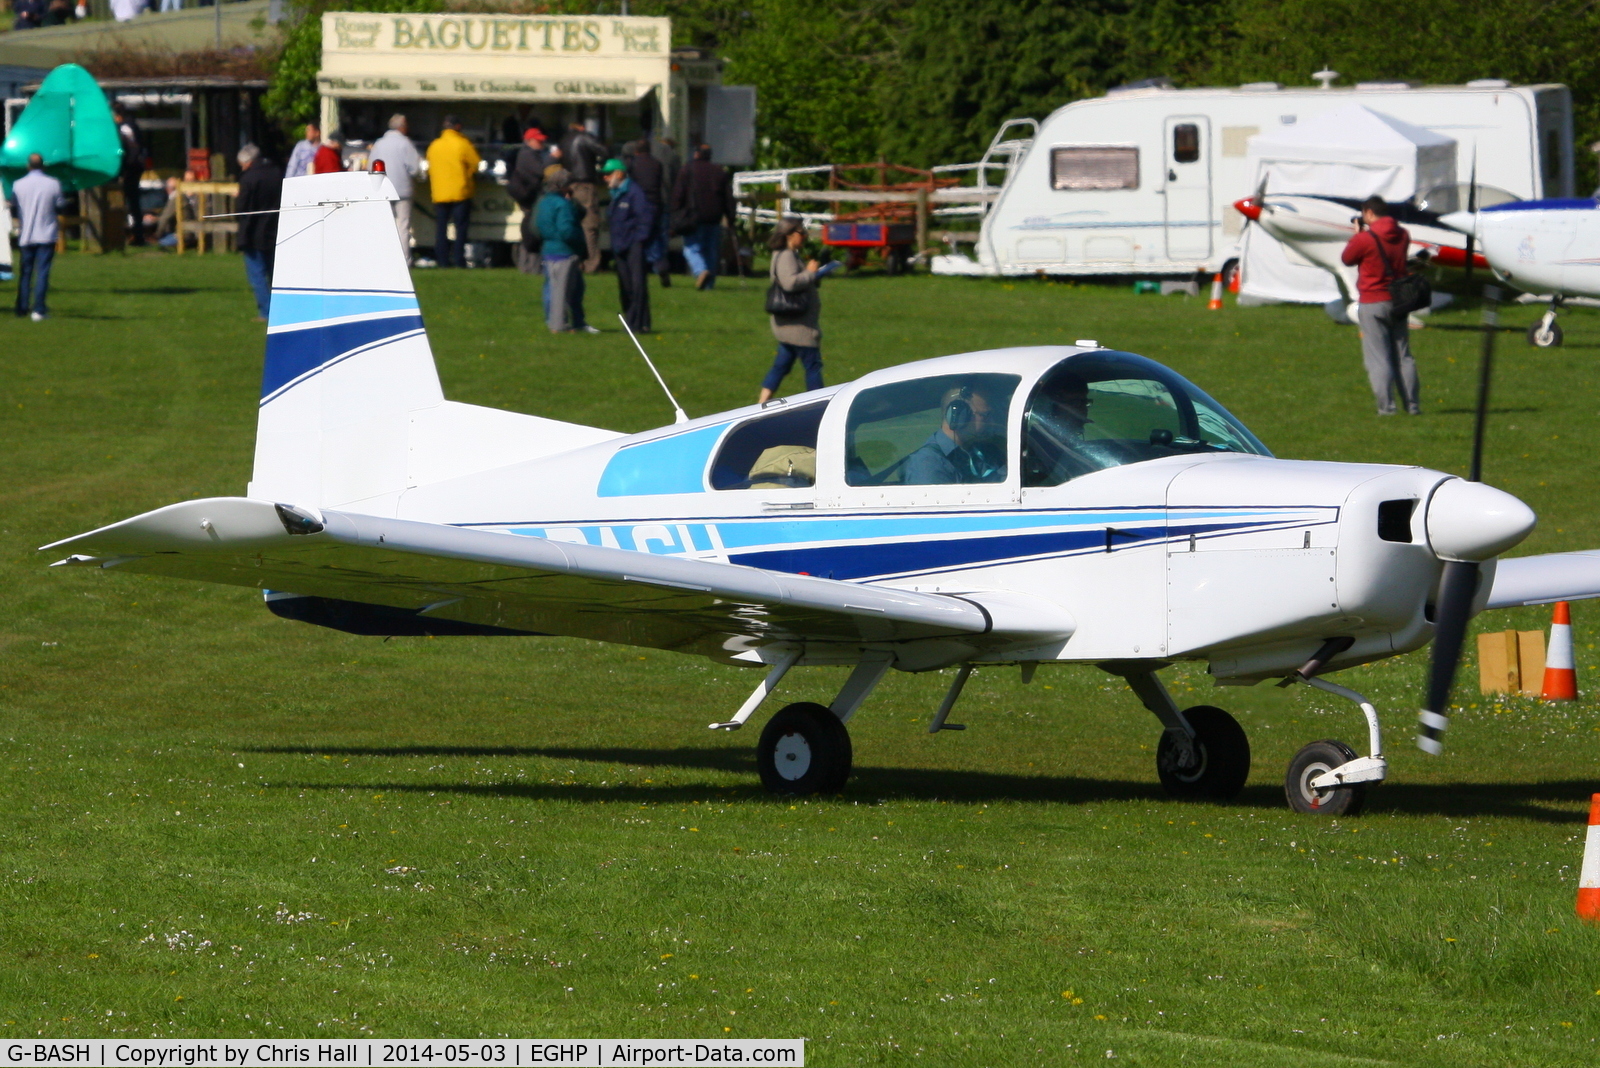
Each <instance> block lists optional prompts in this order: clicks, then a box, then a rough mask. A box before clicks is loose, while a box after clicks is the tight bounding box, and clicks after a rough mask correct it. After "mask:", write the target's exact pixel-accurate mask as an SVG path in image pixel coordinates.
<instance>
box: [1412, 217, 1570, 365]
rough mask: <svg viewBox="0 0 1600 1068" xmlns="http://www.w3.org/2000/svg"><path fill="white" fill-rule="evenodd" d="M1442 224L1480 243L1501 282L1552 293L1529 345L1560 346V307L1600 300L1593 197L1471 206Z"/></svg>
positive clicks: (1530, 290)
mask: <svg viewBox="0 0 1600 1068" xmlns="http://www.w3.org/2000/svg"><path fill="white" fill-rule="evenodd" d="M1441 222H1442V223H1443V224H1444V225H1445V226H1449V227H1451V228H1452V229H1455V230H1459V231H1460V232H1461V233H1463V234H1466V235H1467V236H1468V238H1469V239H1470V240H1474V241H1476V242H1477V244H1478V246H1479V247H1480V248H1481V249H1482V250H1483V256H1484V258H1485V259H1486V260H1487V261H1488V264H1489V266H1490V267H1491V268H1492V269H1493V270H1494V273H1495V275H1496V276H1497V277H1499V278H1500V279H1501V280H1502V281H1504V282H1506V283H1508V284H1510V285H1513V286H1516V287H1517V288H1518V289H1521V290H1524V291H1526V292H1527V293H1529V294H1541V295H1548V298H1549V301H1550V307H1549V308H1548V309H1547V310H1546V311H1545V313H1544V315H1543V316H1541V317H1540V319H1539V321H1538V322H1536V323H1534V324H1533V325H1532V326H1531V327H1529V328H1528V341H1529V343H1530V344H1533V345H1537V346H1538V347H1540V348H1549V347H1550V346H1552V345H1559V344H1561V327H1559V326H1557V325H1556V313H1557V311H1558V310H1559V309H1560V307H1561V305H1562V304H1563V303H1566V302H1568V301H1571V302H1572V303H1593V301H1594V300H1595V298H1600V206H1597V205H1596V202H1595V200H1594V198H1593V197H1566V198H1562V199H1557V200H1522V201H1514V202H1511V203H1500V204H1488V205H1483V206H1480V207H1476V208H1473V207H1472V206H1471V205H1469V206H1468V210H1466V211H1460V212H1452V213H1450V214H1448V215H1445V216H1444V217H1443V218H1442V219H1441Z"/></svg>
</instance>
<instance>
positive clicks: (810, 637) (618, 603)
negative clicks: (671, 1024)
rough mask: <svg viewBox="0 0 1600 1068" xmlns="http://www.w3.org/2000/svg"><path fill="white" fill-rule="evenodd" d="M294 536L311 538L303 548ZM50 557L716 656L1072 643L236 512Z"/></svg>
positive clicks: (1041, 624) (593, 564)
mask: <svg viewBox="0 0 1600 1068" xmlns="http://www.w3.org/2000/svg"><path fill="white" fill-rule="evenodd" d="M285 512H287V513H288V514H287V516H286V515H285ZM296 513H298V514H299V515H301V516H314V520H313V521H312V522H309V523H307V522H305V521H304V520H301V519H297V518H296ZM294 526H299V527H300V529H302V530H305V531H308V532H306V533H291V529H292V528H293V527H294ZM318 526H320V529H316V530H314V532H312V531H313V528H315V527H318ZM45 548H46V549H67V550H70V551H72V552H73V553H74V556H73V557H71V558H70V559H69V560H68V561H63V562H71V563H80V564H91V565H97V566H101V567H113V568H116V569H118V570H127V571H138V572H142V573H147V574H158V575H167V576H171V577H175V578H188V579H200V580H203V581H208V582H219V583H226V584H229V585H235V586H249V587H257V588H261V589H269V590H278V591H285V592H293V593H298V594H303V595H308V596H320V597H331V598H338V599H341V600H348V601H360V602H365V603H371V604H381V605H387V606H390V607H394V608H403V609H408V610H411V611H419V610H426V611H427V614H428V615H429V616H430V617H434V618H440V619H452V620H457V621H460V622H464V623H474V624H481V625H485V626H493V627H501V628H506V629H511V630H525V631H536V632H540V633H547V634H566V635H571V636H574V637H584V638H595V639H599V640H602V641H610V642H620V643H624V644H629V645H644V646H651V647H655V648H665V649H678V650H682V651H685V652H702V653H706V654H707V655H720V656H727V655H729V653H730V652H740V651H743V650H745V649H748V648H751V647H752V646H754V645H760V644H766V643H768V642H774V641H824V642H845V643H862V642H902V641H914V640H917V639H923V638H950V637H963V638H968V639H983V640H981V641H978V642H977V643H976V644H977V645H980V646H984V647H992V646H995V645H998V644H1010V643H1011V642H1015V641H1018V640H1047V639H1051V638H1056V639H1059V638H1064V637H1066V636H1068V635H1070V634H1071V632H1072V629H1073V628H1072V624H1071V621H1070V619H1068V618H1066V617H1065V615H1064V614H1063V613H1059V612H1050V611H1048V610H1043V602H1041V610H1039V611H1034V612H1019V611H1016V610H1015V608H1014V606H1012V605H1010V604H1009V603H1007V604H1006V605H1005V607H1006V608H1007V609H1009V610H1006V611H1002V612H1000V617H1001V618H999V619H996V617H995V616H993V615H992V614H991V611H990V610H989V609H987V608H985V607H983V606H982V605H980V603H979V601H980V600H981V599H982V596H983V595H981V594H980V595H974V596H972V597H955V596H947V595H943V594H929V593H918V592H913V591H909V590H901V589H896V588H893V587H884V586H869V585H862V584H857V583H851V582H840V581H835V580H833V579H824V578H816V577H812V576H803V575H790V574H784V573H779V572H772V571H763V570H760V569H758V568H752V567H744V566H740V565H735V564H724V563H719V562H715V561H707V560H689V559H683V558H677V557H668V556H654V555H650V554H647V553H639V552H631V551H628V550H624V549H613V548H606V547H603V546H594V545H574V544H569V543H565V542H554V541H548V540H546V539H543V538H536V537H526V536H521V535H514V534H502V533H498V532H493V531H483V530H473V529H467V528H461V527H452V526H446V525H442V524H435V523H420V522H415V521H411V520H401V519H385V518H381V517H376V516H366V515H359V514H355V513H347V512H333V511H329V512H322V513H311V512H308V511H305V510H297V509H286V508H284V507H282V506H274V505H273V504H271V503H268V502H265V501H258V500H251V499H248V498H238V497H234V498H211V499H208V500H200V501H186V502H183V503H181V504H175V505H170V506H168V507H167V508H162V509H158V510H156V511H154V512H148V513H146V514H144V515H141V516H136V517H134V518H132V519H128V520H124V521H123V522H121V523H116V524H113V525H111V526H108V527H103V528H101V529H99V530H95V531H91V532H89V533H87V534H83V535H79V536H78V537H75V538H69V539H66V540H65V541H60V542H56V543H54V544H52V545H48V546H45ZM996 607H997V608H998V607H999V606H998V605H997V606H996ZM996 622H999V623H1001V627H996V625H995V624H996Z"/></svg>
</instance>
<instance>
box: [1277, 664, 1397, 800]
mask: <svg viewBox="0 0 1600 1068" xmlns="http://www.w3.org/2000/svg"><path fill="white" fill-rule="evenodd" d="M1296 677H1300V678H1305V681H1306V683H1307V684H1309V685H1311V686H1315V687H1316V688H1317V689H1319V690H1323V691H1325V692H1327V693H1331V694H1333V695H1334V696H1336V697H1343V698H1344V699H1345V700H1347V701H1354V702H1355V703H1356V704H1358V705H1360V706H1361V711H1362V713H1363V714H1364V715H1365V716H1366V717H1367V737H1368V741H1369V742H1370V744H1371V745H1372V755H1371V756H1365V757H1362V756H1356V751H1355V750H1354V749H1351V748H1350V747H1349V746H1348V745H1345V744H1344V743H1343V742H1339V741H1334V740H1332V739H1328V740H1325V741H1321V742H1312V743H1311V744H1310V745H1308V746H1306V747H1305V748H1304V749H1301V750H1300V752H1298V753H1296V754H1295V755H1294V759H1293V760H1291V761H1289V771H1288V774H1286V775H1285V776H1284V779H1283V792H1284V795H1285V796H1286V797H1287V798H1288V799H1289V807H1290V808H1292V809H1294V810H1295V811H1296V812H1304V813H1307V814H1311V815H1320V816H1354V815H1357V814H1359V813H1360V812H1361V808H1362V806H1363V805H1364V804H1366V798H1367V783H1369V782H1371V783H1376V782H1382V781H1383V779H1384V776H1385V775H1387V774H1388V772H1389V765H1388V762H1387V761H1385V760H1384V759H1383V739H1382V737H1381V735H1380V732H1379V728H1378V710H1377V709H1375V708H1374V707H1373V706H1372V702H1371V701H1368V700H1367V699H1366V698H1365V697H1362V696H1361V695H1360V694H1358V693H1356V692H1355V691H1354V690H1348V689H1345V688H1344V687H1343V686H1340V685H1338V684H1336V683H1332V682H1329V681H1327V680H1326V679H1319V678H1314V677H1309V678H1308V677H1305V676H1303V675H1302V676H1294V675H1291V676H1290V678H1291V679H1293V678H1296Z"/></svg>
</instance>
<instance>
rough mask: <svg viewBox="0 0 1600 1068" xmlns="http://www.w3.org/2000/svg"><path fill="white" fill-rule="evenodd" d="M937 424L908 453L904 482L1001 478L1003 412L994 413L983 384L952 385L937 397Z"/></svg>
mask: <svg viewBox="0 0 1600 1068" xmlns="http://www.w3.org/2000/svg"><path fill="white" fill-rule="evenodd" d="M940 411H941V422H940V424H939V429H938V430H935V431H934V432H933V433H932V434H931V435H929V437H928V440H927V441H925V442H923V444H922V447H921V448H919V449H917V451H916V452H913V453H912V454H911V455H910V456H908V457H906V464H905V474H904V476H903V479H902V481H903V482H904V484H905V485H908V486H947V485H952V484H956V483H965V482H1004V481H1005V477H1006V461H1005V432H1006V431H1005V425H1004V413H1003V412H1002V413H996V412H995V411H994V406H993V405H992V404H991V403H990V399H989V397H988V395H987V394H986V393H985V392H984V391H983V389H982V388H981V387H975V386H972V385H964V386H956V387H955V388H953V389H950V390H947V391H946V392H945V394H944V397H943V398H942V399H941V401H940Z"/></svg>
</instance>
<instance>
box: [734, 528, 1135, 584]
mask: <svg viewBox="0 0 1600 1068" xmlns="http://www.w3.org/2000/svg"><path fill="white" fill-rule="evenodd" d="M1117 530H1118V531H1119V532H1120V533H1121V535H1122V536H1121V537H1119V538H1118V539H1117V541H1116V546H1115V547H1116V548H1127V547H1130V546H1134V545H1137V544H1139V543H1140V542H1141V541H1144V540H1147V539H1150V538H1159V537H1161V536H1162V534H1163V530H1164V528H1162V527H1161V526H1146V527H1118V528H1117ZM1105 543H1106V533H1105V528H1104V527H1096V528H1094V529H1091V530H1052V531H1046V532H1044V533H1040V534H1014V535H1003V536H999V537H988V538H961V539H951V540H948V541H912V542H893V543H889V544H884V543H878V544H876V545H813V546H810V547H808V548H803V549H776V550H771V551H767V552H755V553H734V554H730V555H729V557H728V562H729V563H733V564H746V565H748V566H750V567H759V568H764V569H766V570H768V571H788V572H790V573H795V574H798V573H805V574H809V575H822V576H825V577H827V578H834V579H858V578H873V577H877V576H881V575H894V574H903V573H906V572H911V571H943V570H946V569H950V568H956V567H964V566H969V565H972V564H992V563H994V564H997V563H1003V562H1005V561H1007V560H1012V559H1016V558H1018V557H1023V556H1043V555H1053V554H1061V553H1070V552H1078V551H1082V550H1084V549H1100V550H1104V548H1105Z"/></svg>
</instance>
